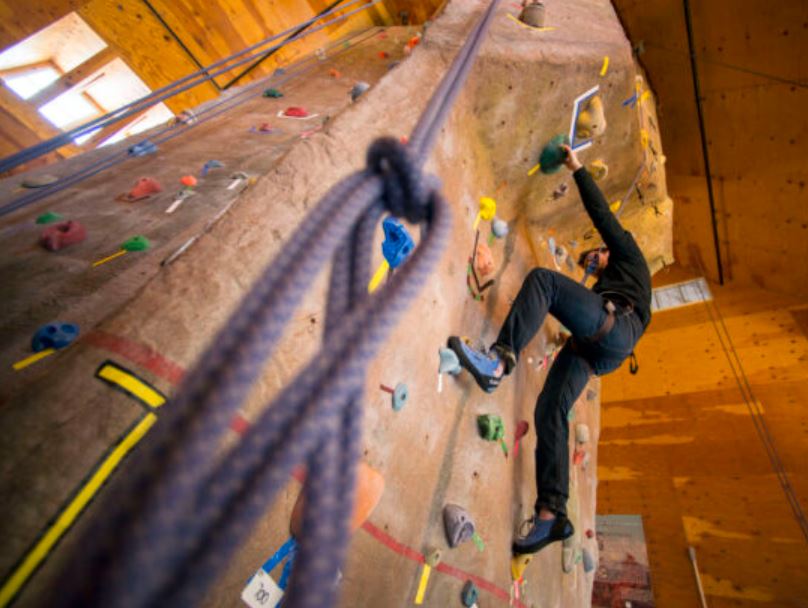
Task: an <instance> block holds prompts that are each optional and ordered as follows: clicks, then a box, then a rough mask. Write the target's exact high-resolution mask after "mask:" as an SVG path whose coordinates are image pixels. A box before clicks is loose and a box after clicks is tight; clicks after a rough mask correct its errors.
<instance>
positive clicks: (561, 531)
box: [511, 515, 575, 555]
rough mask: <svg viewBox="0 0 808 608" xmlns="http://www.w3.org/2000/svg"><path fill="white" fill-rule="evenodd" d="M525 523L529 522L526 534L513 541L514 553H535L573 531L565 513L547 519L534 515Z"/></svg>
mask: <svg viewBox="0 0 808 608" xmlns="http://www.w3.org/2000/svg"><path fill="white" fill-rule="evenodd" d="M525 524H530V529H529V530H528V532H527V534H525V535H523V536H521V537H520V538H517V539H516V540H515V541H513V545H512V546H511V550H512V551H513V553H514V555H523V554H525V553H536V552H537V551H540V550H541V549H544V548H545V547H546V546H547V545H549V544H550V543H554V542H556V541H559V540H564V539H567V538H569V537H570V536H572V535H573V533H574V532H575V529H574V528H573V527H572V523H571V522H570V520H569V519H567V517H566V515H556V516H555V519H548V520H543V519H539V516H538V515H534V516H533V517H531V518H530V519H528V520H527V521H526V522H525ZM523 526H524V524H523Z"/></svg>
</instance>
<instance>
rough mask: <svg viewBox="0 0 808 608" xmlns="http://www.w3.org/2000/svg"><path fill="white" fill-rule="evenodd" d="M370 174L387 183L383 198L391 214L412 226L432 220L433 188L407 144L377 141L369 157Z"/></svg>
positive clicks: (371, 147)
mask: <svg viewBox="0 0 808 608" xmlns="http://www.w3.org/2000/svg"><path fill="white" fill-rule="evenodd" d="M367 164H368V171H369V172H371V173H373V174H375V175H378V176H379V177H381V178H382V180H383V181H384V192H383V193H382V198H383V199H384V205H385V207H386V208H387V210H388V211H389V212H390V213H391V214H393V215H394V216H396V217H403V218H405V219H406V220H407V221H408V222H410V223H412V224H419V223H421V222H423V221H424V220H425V219H427V217H428V216H429V211H430V206H429V202H430V199H431V196H430V193H431V190H432V189H433V188H431V187H429V186H427V185H426V184H425V180H424V175H423V173H422V172H421V169H420V167H418V165H417V164H416V162H415V161H414V160H413V158H412V155H411V154H410V152H409V150H408V149H407V147H406V146H404V144H402V143H400V142H399V141H397V140H396V139H394V138H392V137H381V138H379V139H377V140H376V141H374V142H373V143H372V144H371V145H370V148H368V154H367Z"/></svg>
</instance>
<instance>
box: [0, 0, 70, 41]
mask: <svg viewBox="0 0 808 608" xmlns="http://www.w3.org/2000/svg"><path fill="white" fill-rule="evenodd" d="M83 2H84V0H36V1H35V2H21V1H20V0H0V50H3V49H6V48H8V47H10V46H12V45H13V44H16V43H17V42H19V41H20V40H22V39H24V38H27V37H28V36H30V35H31V34H35V33H36V32H38V31H39V30H41V29H42V28H43V27H46V26H48V25H50V24H51V23H53V22H54V21H56V20H58V19H61V18H62V17H64V16H65V15H67V14H68V13H69V12H70V11H74V10H76V9H78V8H79V7H80V6H81V5H82V4H83Z"/></svg>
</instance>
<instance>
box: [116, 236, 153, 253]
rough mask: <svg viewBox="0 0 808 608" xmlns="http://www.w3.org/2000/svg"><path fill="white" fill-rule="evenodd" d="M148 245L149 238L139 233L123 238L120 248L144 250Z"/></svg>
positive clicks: (149, 244) (149, 245)
mask: <svg viewBox="0 0 808 608" xmlns="http://www.w3.org/2000/svg"><path fill="white" fill-rule="evenodd" d="M149 247H151V243H149V239H147V238H146V237H145V236H140V235H137V236H133V237H132V238H131V239H127V240H125V241H124V242H123V245H121V249H123V250H124V251H146V250H147V249H148V248H149Z"/></svg>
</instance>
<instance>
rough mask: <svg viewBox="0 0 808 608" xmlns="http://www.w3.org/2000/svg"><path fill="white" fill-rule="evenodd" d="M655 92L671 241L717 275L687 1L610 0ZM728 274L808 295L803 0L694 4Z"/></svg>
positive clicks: (807, 11) (806, 19) (807, 63)
mask: <svg viewBox="0 0 808 608" xmlns="http://www.w3.org/2000/svg"><path fill="white" fill-rule="evenodd" d="M614 3H615V6H616V8H617V9H618V13H619V14H620V17H621V19H622V20H623V23H624V25H625V27H626V30H627V32H628V35H629V37H630V39H631V41H632V43H633V44H634V45H635V46H639V50H640V54H639V59H640V61H641V62H642V64H643V65H644V66H645V68H646V69H647V71H648V77H649V80H650V82H651V84H652V86H653V88H654V90H655V92H656V94H657V98H658V102H659V112H660V128H661V131H662V140H663V147H664V150H665V154H666V155H667V158H668V164H667V177H668V191H669V192H670V194H671V196H672V197H673V199H674V202H675V211H674V248H675V251H676V254H677V257H678V259H679V260H680V261H681V262H682V263H683V264H685V265H686V266H688V267H690V268H691V269H693V270H694V271H696V272H700V267H701V266H703V267H704V268H705V272H706V274H707V275H708V277H710V278H712V279H714V280H715V279H717V277H718V272H717V268H718V264H717V261H716V255H715V247H714V242H713V232H712V224H711V217H710V216H711V214H710V205H709V199H708V195H707V185H706V180H705V177H704V176H705V166H704V160H703V156H702V148H701V139H700V132H699V122H698V115H697V109H696V96H695V93H694V85H693V79H692V72H691V68H690V56H689V51H688V38H687V29H686V22H685V13H684V10H683V0H614ZM690 4H691V10H692V19H691V22H692V32H693V40H694V47H695V51H696V56H697V58H698V62H697V66H698V75H699V83H700V89H701V104H702V110H703V117H704V128H705V132H706V140H707V149H708V156H709V162H710V167H711V171H710V173H711V178H712V186H713V191H714V201H715V208H716V222H717V232H718V240H719V242H720V253H721V266H722V270H723V275H724V278H725V280H726V281H728V282H733V283H738V284H752V285H757V286H760V287H764V288H767V289H772V290H777V291H781V292H784V293H791V294H794V295H800V296H803V297H808V264H806V263H805V262H804V260H805V259H806V256H808V187H806V184H808V165H806V162H805V161H806V159H808V116H807V115H806V113H805V111H804V108H805V107H808V3H806V2H804V0H780V1H778V2H760V0H733V1H732V2H724V1H719V0H709V1H697V0H690Z"/></svg>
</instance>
